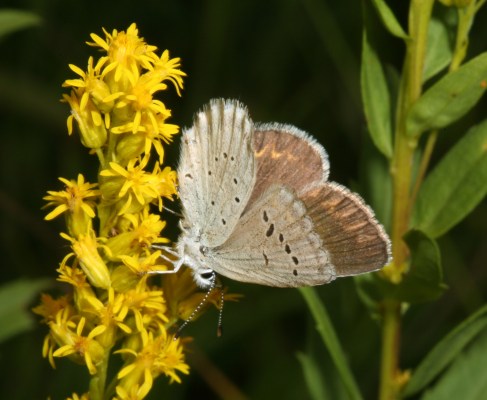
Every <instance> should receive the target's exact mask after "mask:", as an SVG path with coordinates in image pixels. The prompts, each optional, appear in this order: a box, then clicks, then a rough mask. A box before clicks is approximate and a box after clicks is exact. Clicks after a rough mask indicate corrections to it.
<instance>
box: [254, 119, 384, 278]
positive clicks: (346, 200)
mask: <svg viewBox="0 0 487 400" xmlns="http://www.w3.org/2000/svg"><path fill="white" fill-rule="evenodd" d="M253 146H254V151H255V154H256V162H257V179H256V185H255V188H254V192H253V194H252V199H256V198H258V197H259V196H260V194H261V193H262V191H263V190H265V189H266V188H267V187H269V186H270V185H272V184H276V183H278V184H282V185H285V186H286V187H289V188H291V189H293V190H294V191H295V193H296V195H297V197H298V198H299V199H300V200H302V201H303V203H304V204H305V206H306V209H307V213H308V216H309V217H310V218H311V220H312V221H313V225H314V230H315V233H317V234H318V235H319V236H320V238H321V239H322V240H323V243H324V246H325V248H326V250H327V251H328V252H329V254H330V258H331V262H332V263H333V265H334V266H335V268H336V273H337V276H347V275H355V274H359V273H363V272H369V271H374V270H377V269H380V268H382V267H383V266H384V265H386V264H387V263H389V262H390V258H391V248H390V241H389V238H388V236H387V234H386V233H385V231H384V228H383V227H382V225H381V224H380V223H379V222H378V221H377V220H376V218H375V216H374V212H373V211H372V209H371V208H370V207H368V206H367V205H366V204H365V202H364V201H363V200H362V198H361V197H360V196H359V195H358V194H355V193H352V192H351V191H350V190H348V189H347V188H346V187H344V186H341V185H339V184H337V183H334V182H328V174H329V162H328V156H327V154H326V152H325V149H323V147H322V146H321V145H320V144H319V143H318V142H316V140H315V139H314V138H313V137H311V136H310V135H308V134H307V133H306V132H303V131H301V130H299V129H297V128H295V127H293V126H290V125H281V124H263V125H258V126H257V127H256V131H255V134H254V140H253ZM276 170H277V171H281V172H279V173H277V174H276V173H275V171H276ZM273 171H274V172H273ZM252 199H251V201H252ZM247 207H249V208H250V207H252V204H251V202H249V205H248V206H247Z"/></svg>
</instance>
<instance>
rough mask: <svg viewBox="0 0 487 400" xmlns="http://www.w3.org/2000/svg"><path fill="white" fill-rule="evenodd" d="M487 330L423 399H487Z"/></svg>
mask: <svg viewBox="0 0 487 400" xmlns="http://www.w3.org/2000/svg"><path fill="white" fill-rule="evenodd" d="M486 354H487V332H484V333H483V335H482V336H481V337H479V338H478V339H477V340H476V341H475V343H473V344H472V345H471V347H469V349H468V350H467V351H466V352H465V354H461V355H460V356H459V357H458V359H456V360H455V362H454V363H453V364H452V366H451V367H450V368H449V369H448V371H446V373H445V374H444V375H443V376H442V378H441V380H440V381H439V382H438V384H437V385H435V387H434V388H433V389H432V390H431V391H428V392H426V394H425V395H424V396H423V400H441V399H462V400H481V399H485V393H486V391H487V369H486V368H485V355H486Z"/></svg>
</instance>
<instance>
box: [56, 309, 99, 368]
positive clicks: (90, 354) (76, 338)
mask: <svg viewBox="0 0 487 400" xmlns="http://www.w3.org/2000/svg"><path fill="white" fill-rule="evenodd" d="M56 322H57V321H56ZM85 322H86V319H85V318H84V317H82V318H81V320H80V322H79V323H78V325H77V326H76V331H72V330H71V329H70V328H69V326H68V325H67V324H63V323H62V321H60V323H59V324H58V323H54V322H51V323H50V328H51V332H52V333H53V336H54V337H55V339H56V341H57V343H58V344H59V345H60V346H61V347H60V348H59V349H57V350H56V351H55V352H54V354H53V355H54V357H68V356H69V357H71V358H72V359H73V360H75V361H77V362H81V363H84V364H86V367H87V368H88V371H89V372H90V374H91V375H94V374H95V373H96V365H97V364H99V363H100V362H101V361H102V360H103V356H104V354H105V350H104V349H103V347H102V346H101V345H100V343H98V342H97V340H96V339H95V337H96V336H98V335H100V334H101V333H103V331H104V330H105V327H104V326H97V327H95V328H94V329H92V330H91V331H90V333H89V334H88V336H83V330H84V327H85Z"/></svg>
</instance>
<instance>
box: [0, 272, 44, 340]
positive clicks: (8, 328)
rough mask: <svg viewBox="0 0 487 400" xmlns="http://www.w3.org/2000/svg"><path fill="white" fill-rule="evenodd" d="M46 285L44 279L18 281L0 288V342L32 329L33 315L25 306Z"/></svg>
mask: <svg viewBox="0 0 487 400" xmlns="http://www.w3.org/2000/svg"><path fill="white" fill-rule="evenodd" d="M47 284H48V281H47V280H46V279H38V280H32V281H30V280H18V281H14V282H10V283H7V284H5V285H3V286H2V287H0V342H3V341H4V340H6V339H8V338H9V337H12V336H14V335H16V334H19V333H21V332H23V331H26V330H28V329H30V328H31V327H32V325H33V323H34V321H33V318H32V317H33V315H32V313H31V312H30V311H29V310H28V308H27V306H28V304H29V302H30V301H31V299H32V298H33V297H34V296H35V295H36V294H37V293H39V291H40V290H41V289H43V288H45V287H47Z"/></svg>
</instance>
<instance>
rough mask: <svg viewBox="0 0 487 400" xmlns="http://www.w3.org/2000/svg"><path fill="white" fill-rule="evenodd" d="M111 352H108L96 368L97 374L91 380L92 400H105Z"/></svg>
mask: <svg viewBox="0 0 487 400" xmlns="http://www.w3.org/2000/svg"><path fill="white" fill-rule="evenodd" d="M109 358H110V351H108V350H107V351H106V353H105V357H104V358H103V360H102V362H101V363H99V364H97V366H96V374H95V375H94V376H93V377H92V378H91V380H90V399H91V400H105V384H106V379H107V370H108V360H109Z"/></svg>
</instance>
